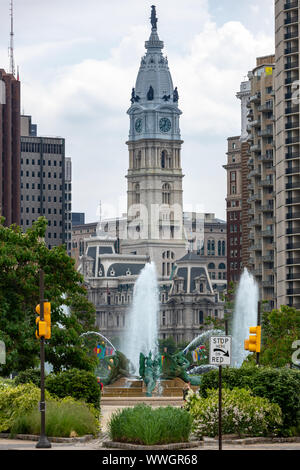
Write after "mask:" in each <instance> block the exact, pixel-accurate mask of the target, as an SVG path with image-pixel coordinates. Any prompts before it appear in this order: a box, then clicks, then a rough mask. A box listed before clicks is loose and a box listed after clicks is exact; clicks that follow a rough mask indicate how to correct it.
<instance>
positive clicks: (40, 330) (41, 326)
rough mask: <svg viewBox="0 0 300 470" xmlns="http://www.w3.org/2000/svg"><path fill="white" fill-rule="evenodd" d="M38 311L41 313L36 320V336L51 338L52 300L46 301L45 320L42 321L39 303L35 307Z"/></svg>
mask: <svg viewBox="0 0 300 470" xmlns="http://www.w3.org/2000/svg"><path fill="white" fill-rule="evenodd" d="M35 311H36V313H37V314H38V315H39V316H38V317H37V318H36V320H35V323H36V327H37V329H36V332H35V336H36V338H38V339H39V338H41V337H44V338H45V339H50V338H51V304H50V302H44V321H41V318H40V313H41V306H40V304H38V305H37V306H36V308H35Z"/></svg>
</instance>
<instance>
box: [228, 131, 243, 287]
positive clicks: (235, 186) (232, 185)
mask: <svg viewBox="0 0 300 470" xmlns="http://www.w3.org/2000/svg"><path fill="white" fill-rule="evenodd" d="M227 140H228V152H227V164H226V165H224V166H223V168H225V170H226V171H227V198H226V215H227V282H228V283H230V282H237V281H238V280H239V278H240V275H241V268H242V263H241V246H242V244H241V238H242V226H241V224H242V172H241V141H240V137H239V136H238V137H229V138H228V139H227Z"/></svg>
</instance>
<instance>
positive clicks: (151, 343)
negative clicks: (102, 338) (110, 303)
mask: <svg viewBox="0 0 300 470" xmlns="http://www.w3.org/2000/svg"><path fill="white" fill-rule="evenodd" d="M158 312H159V291H158V283H157V275H156V268H155V264H154V263H153V262H152V263H148V264H146V266H145V267H144V269H143V270H142V271H141V273H140V275H139V277H138V279H137V281H136V283H135V285H134V291H133V303H132V308H131V310H130V312H129V321H128V325H127V329H126V332H125V335H124V338H123V341H122V345H121V348H120V349H121V351H122V352H123V353H124V354H125V356H126V357H127V358H128V359H129V361H130V362H131V364H132V365H133V368H134V373H135V374H136V375H138V374H139V362H140V353H142V354H144V356H148V354H149V352H151V353H152V356H153V357H154V356H156V354H157V352H158V343H157V338H158Z"/></svg>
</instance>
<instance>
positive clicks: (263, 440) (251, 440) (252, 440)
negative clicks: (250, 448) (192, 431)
mask: <svg viewBox="0 0 300 470" xmlns="http://www.w3.org/2000/svg"><path fill="white" fill-rule="evenodd" d="M203 442H204V445H207V446H210V445H216V444H218V441H217V439H209V440H206V438H204V441H203ZM222 442H223V443H224V444H233V445H251V444H275V443H279V444H280V443H285V442H300V437H246V438H244V439H223V440H222Z"/></svg>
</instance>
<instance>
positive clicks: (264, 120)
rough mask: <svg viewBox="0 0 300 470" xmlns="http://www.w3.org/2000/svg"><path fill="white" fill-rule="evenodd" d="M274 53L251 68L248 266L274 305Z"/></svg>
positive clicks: (270, 302) (264, 293) (261, 296)
mask: <svg viewBox="0 0 300 470" xmlns="http://www.w3.org/2000/svg"><path fill="white" fill-rule="evenodd" d="M274 61H275V57H274V56H272V55H271V56H267V57H260V58H258V59H257V64H256V67H255V68H254V69H253V70H252V72H249V74H248V76H249V79H250V83H251V97H250V101H249V104H248V107H249V120H250V122H249V124H248V127H247V129H248V132H249V136H248V142H249V143H250V150H249V157H250V158H249V161H248V168H249V171H248V189H249V200H248V202H249V205H250V207H249V211H248V213H249V229H250V236H249V240H250V244H249V252H250V253H251V254H250V258H249V268H250V270H251V272H252V274H253V275H254V276H255V278H256V280H257V283H258V285H259V288H260V298H261V299H262V300H268V301H269V308H273V307H274V306H275V301H274V299H275V269H274V259H275V166H274V156H275V155H274V154H275V152H274V120H275V118H274V95H275V93H274V87H273V76H274Z"/></svg>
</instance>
